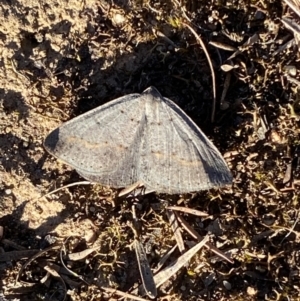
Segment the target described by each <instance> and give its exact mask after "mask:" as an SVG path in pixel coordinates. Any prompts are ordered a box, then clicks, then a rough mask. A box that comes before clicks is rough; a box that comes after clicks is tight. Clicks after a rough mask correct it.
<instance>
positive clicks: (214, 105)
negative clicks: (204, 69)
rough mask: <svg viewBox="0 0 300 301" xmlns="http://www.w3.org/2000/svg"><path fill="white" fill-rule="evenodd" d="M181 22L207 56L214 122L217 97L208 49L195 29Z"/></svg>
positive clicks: (212, 120) (212, 118)
mask: <svg viewBox="0 0 300 301" xmlns="http://www.w3.org/2000/svg"><path fill="white" fill-rule="evenodd" d="M182 24H183V25H184V26H185V27H187V28H188V29H189V30H190V31H191V33H192V34H193V35H194V36H195V38H196V40H197V41H198V43H199V44H200V45H201V47H202V48H203V51H204V53H205V55H206V58H207V61H208V64H209V67H210V71H211V77H212V85H213V104H212V111H211V122H214V121H215V112H216V99H217V92H216V76H215V71H214V68H213V65H212V62H211V59H210V56H209V54H208V51H207V49H206V47H205V44H204V43H203V41H202V40H201V38H200V37H199V36H198V35H197V33H196V31H195V30H194V29H193V28H192V27H191V26H190V25H188V24H187V23H185V22H183V23H182Z"/></svg>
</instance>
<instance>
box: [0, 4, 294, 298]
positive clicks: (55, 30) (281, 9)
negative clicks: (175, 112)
mask: <svg viewBox="0 0 300 301" xmlns="http://www.w3.org/2000/svg"><path fill="white" fill-rule="evenodd" d="M295 3H296V2H295ZM285 17H286V18H289V19H288V20H293V21H296V22H297V21H300V17H299V16H298V15H297V14H295V13H294V12H293V10H291V9H290V8H289V7H288V6H287V5H286V3H285V2H281V1H276V0H275V1H264V0H260V1H240V0H237V1H234V0H228V1H222V0H221V1H213V0H211V1H200V0H199V1H179V0H172V1H160V2H158V1H131V2H130V1H111V2H110V1H103V0H82V1H80V0H68V1H62V0H51V1H47V2H46V1H43V0H2V1H1V3H0V43H1V47H0V52H1V60H0V160H1V161H0V300H3V301H5V300H119V299H121V298H122V296H120V295H118V294H117V293H114V291H113V290H114V289H116V290H118V291H121V292H126V293H132V294H134V292H133V288H134V287H135V285H137V284H140V283H141V280H140V276H139V270H138V265H137V261H136V257H135V252H134V249H133V247H132V243H133V241H134V233H133V231H132V227H131V222H132V214H131V201H130V200H129V199H126V198H119V197H117V194H118V191H116V190H114V189H112V188H109V187H102V186H101V185H75V186H72V187H69V188H65V189H63V190H60V191H58V192H56V193H54V194H51V195H49V196H47V197H43V196H44V195H45V194H46V193H48V192H50V191H52V190H54V189H56V188H58V187H61V186H63V185H67V184H70V183H74V182H77V181H82V178H80V176H79V175H78V174H77V173H76V172H75V171H74V170H72V168H70V167H68V166H66V165H64V164H62V163H60V162H58V161H57V160H56V159H55V158H53V157H52V156H50V155H49V154H47V152H46V151H45V149H44V148H43V141H44V139H45V137H46V136H47V134H48V133H49V132H50V131H51V130H53V129H55V128H56V127H58V126H59V125H61V124H62V123H63V122H65V121H67V120H70V119H71V118H73V117H75V116H78V115H80V114H82V113H84V112H87V111H88V110H90V109H92V108H95V107H97V106H99V105H101V104H104V103H106V102H107V101H109V100H112V99H115V98H117V97H119V96H123V95H126V94H129V93H140V92H142V91H143V90H145V89H146V88H147V87H149V86H151V85H152V86H155V87H156V88H157V89H158V90H159V91H160V92H161V94H162V95H164V96H166V97H168V98H170V99H172V100H173V101H174V102H175V103H177V104H178V105H179V106H180V107H181V108H182V109H183V110H184V111H185V112H186V114H187V115H189V116H190V117H191V118H192V119H193V120H194V121H195V123H196V124H197V125H198V126H199V127H200V128H201V129H202V130H203V132H205V134H206V135H207V136H208V137H209V138H210V139H211V140H212V141H213V142H214V144H215V145H216V146H217V148H218V149H219V150H220V152H221V153H222V154H223V155H224V157H225V159H226V161H227V162H228V165H229V167H230V169H231V171H232V174H233V176H234V181H233V184H232V186H231V187H225V188H224V189H219V190H211V191H208V192H198V193H191V194H189V195H180V196H179V195H172V196H170V195H157V194H155V193H152V194H149V195H146V196H144V197H141V198H140V203H139V207H138V212H137V214H138V217H139V219H140V222H141V225H142V229H141V239H142V241H143V244H144V246H145V249H146V252H147V257H148V260H149V263H150V266H151V268H152V269H153V270H154V269H155V268H156V267H157V264H158V263H159V261H160V260H161V258H162V257H163V255H164V254H166V253H167V252H168V251H169V250H170V249H171V248H172V247H173V246H174V245H176V242H175V239H174V236H173V232H172V229H171V227H170V224H169V221H168V218H167V216H166V209H165V204H166V203H168V204H171V205H180V206H186V207H188V208H193V209H197V210H201V211H204V212H207V213H208V214H209V216H208V217H205V218H200V217H195V216H193V215H187V214H185V215H184V216H185V218H186V219H187V221H188V223H189V224H190V226H192V227H193V228H194V229H195V230H196V231H197V232H198V233H199V234H200V235H202V236H205V235H206V234H207V233H209V234H210V242H211V244H213V245H214V246H215V247H217V248H219V249H220V250H222V251H223V252H225V251H227V252H229V253H228V254H230V256H231V257H232V259H233V263H229V262H227V261H224V260H216V258H215V256H214V254H213V253H212V252H211V251H209V250H207V249H205V248H203V249H201V250H200V251H199V252H198V253H197V255H195V256H194V257H193V259H192V260H191V261H190V263H189V264H188V265H187V266H185V268H183V269H181V270H180V271H179V272H178V273H176V275H175V276H173V277H172V278H171V279H169V280H168V281H167V282H166V283H164V284H163V285H162V286H161V287H159V289H158V297H157V300H299V295H300V286H299V280H300V277H299V272H300V262H299V248H300V244H299V232H298V230H299V231H300V227H299V223H298V218H299V197H298V193H299V183H300V182H299V181H300V174H299V164H300V161H299V157H300V139H299V138H300V137H299V115H298V113H299V93H298V85H299V83H300V82H299V81H298V80H297V79H298V78H299V72H298V65H299V50H298V37H297V35H295V36H294V32H295V30H294V31H293V30H292V29H291V28H290V26H289V24H290V23H289V21H287V19H284V18H285ZM187 25H188V26H190V27H188V26H187ZM191 28H192V29H193V30H194V31H195V32H196V33H197V35H198V36H199V37H201V39H202V41H203V43H204V44H205V46H206V48H207V51H208V54H209V57H210V60H211V62H212V65H213V68H214V72H215V76H216V85H217V89H216V92H217V98H216V99H217V101H216V111H215V113H214V114H213V119H214V121H213V122H212V112H213V85H212V73H211V70H210V67H209V62H208V59H207V57H206V55H205V53H204V50H203V48H202V47H201V45H200V43H199V40H198V39H197V37H196V36H195V34H194V33H193V32H192V31H191ZM182 235H183V238H184V241H185V244H186V246H187V247H189V246H191V245H192V244H193V242H195V240H194V239H193V238H192V237H191V236H190V235H189V234H188V233H187V232H185V231H182ZM38 250H40V251H38ZM41 250H44V251H41ZM85 250H89V251H87V253H86V254H85V256H83V258H81V259H80V260H78V258H77V260H75V259H74V258H73V257H70V256H67V254H76V253H77V254H78V252H80V251H85ZM34 254H38V255H35V256H34ZM32 256H33V257H32ZM179 256H180V253H179V251H178V250H175V251H174V252H173V253H172V254H171V256H170V258H169V261H168V262H169V263H170V262H172V261H174V260H176V258H178V257H179ZM63 258H64V259H63ZM72 258H73V259H72ZM29 259H30V260H29ZM28 260H29V261H28ZM66 270H68V273H67V272H66ZM70 271H72V273H71V272H70ZM16 280H18V281H16ZM140 298H142V296H140ZM143 298H146V299H147V297H145V296H144V297H143Z"/></svg>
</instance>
